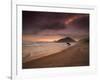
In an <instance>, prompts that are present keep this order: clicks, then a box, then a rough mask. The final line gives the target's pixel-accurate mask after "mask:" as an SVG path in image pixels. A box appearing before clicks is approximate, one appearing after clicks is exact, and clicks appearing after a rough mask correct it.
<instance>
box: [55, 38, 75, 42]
mask: <svg viewBox="0 0 100 80" xmlns="http://www.w3.org/2000/svg"><path fill="white" fill-rule="evenodd" d="M56 42H75V40H74V39H72V38H71V37H65V38H62V39H60V40H58V41H56Z"/></svg>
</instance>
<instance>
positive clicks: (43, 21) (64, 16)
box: [22, 11, 89, 41]
mask: <svg viewBox="0 0 100 80" xmlns="http://www.w3.org/2000/svg"><path fill="white" fill-rule="evenodd" d="M22 32H23V34H22V35H23V40H24V41H55V40H59V39H61V38H63V37H66V36H68V37H73V38H75V39H78V38H80V37H82V36H88V35H89V14H84V13H60V12H36V11H22Z"/></svg>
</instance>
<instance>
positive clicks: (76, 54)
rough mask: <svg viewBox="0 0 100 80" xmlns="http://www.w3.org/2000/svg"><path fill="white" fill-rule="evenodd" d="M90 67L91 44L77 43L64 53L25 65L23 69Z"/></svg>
mask: <svg viewBox="0 0 100 80" xmlns="http://www.w3.org/2000/svg"><path fill="white" fill-rule="evenodd" d="M69 66H70V67H71V66H89V44H88V43H85V44H84V43H77V44H76V45H74V46H72V47H69V48H67V49H65V50H63V51H62V52H59V53H55V54H52V55H49V56H46V57H42V58H39V59H36V60H32V61H30V62H26V63H23V66H22V67H23V69H30V68H48V67H69Z"/></svg>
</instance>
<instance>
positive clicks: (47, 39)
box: [23, 35, 63, 42]
mask: <svg viewBox="0 0 100 80" xmlns="http://www.w3.org/2000/svg"><path fill="white" fill-rule="evenodd" d="M61 38H63V36H59V35H55V36H43V35H42V36H32V35H23V41H31V42H53V41H57V40H59V39H61Z"/></svg>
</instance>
